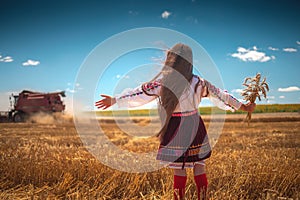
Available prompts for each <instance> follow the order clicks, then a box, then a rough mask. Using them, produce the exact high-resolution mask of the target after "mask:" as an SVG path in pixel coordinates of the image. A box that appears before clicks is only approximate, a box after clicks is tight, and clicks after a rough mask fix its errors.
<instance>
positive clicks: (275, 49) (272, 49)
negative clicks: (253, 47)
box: [268, 47, 279, 51]
mask: <svg viewBox="0 0 300 200" xmlns="http://www.w3.org/2000/svg"><path fill="white" fill-rule="evenodd" d="M268 49H269V50H271V51H279V49H278V48H274V47H268Z"/></svg>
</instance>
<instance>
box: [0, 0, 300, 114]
mask: <svg viewBox="0 0 300 200" xmlns="http://www.w3.org/2000/svg"><path fill="white" fill-rule="evenodd" d="M0 18H1V31H0V56H1V57H0V81H1V85H0V97H1V99H0V108H1V109H0V110H7V108H8V105H9V103H8V94H10V93H11V92H19V91H21V90H23V89H31V90H35V91H43V92H51V91H56V90H66V91H67V96H68V97H67V99H66V101H67V103H70V102H71V101H72V96H73V94H74V92H75V93H76V92H77V93H80V92H82V91H84V88H82V87H81V84H80V83H78V82H76V76H77V73H78V71H79V69H80V66H81V65H82V63H83V62H84V60H85V58H86V57H87V56H88V55H89V53H90V52H91V51H92V50H93V49H94V48H95V47H96V46H97V45H99V44H100V43H101V42H103V41H105V40H106V39H108V38H109V37H111V36H113V35H115V34H118V33H120V32H123V31H126V30H130V29H133V28H142V27H161V28H168V29H172V30H176V31H179V32H181V33H183V34H185V35H187V36H189V37H191V38H193V39H194V40H196V41H197V42H198V43H199V44H201V45H202V47H203V48H204V49H205V50H206V51H207V53H208V54H209V55H210V56H211V58H212V60H213V61H214V62H215V64H216V66H217V68H218V69H219V71H220V74H221V76H222V79H223V82H224V87H225V88H226V89H227V90H228V91H229V92H231V93H233V94H234V95H235V96H237V97H238V98H241V97H240V96H239V90H240V89H241V88H242V86H241V84H242V82H243V79H244V78H245V77H246V76H254V75H255V74H256V73H257V72H261V73H262V75H263V76H266V77H267V80H268V83H269V85H270V89H271V90H270V92H269V98H268V101H262V103H300V83H299V74H300V69H299V67H300V66H299V63H300V62H299V61H300V54H299V51H300V21H299V19H300V12H299V3H298V1H296V0H286V1H283V0H282V1H281V0H279V1H269V0H265V1H261V0H253V1H242V0H240V1H238V0H228V1H200V0H189V1H188V0H187V1H171V0H160V1H137V0H136V1H132V0H130V1H129V0H124V1H121V0H120V1H114V0H112V1H76V0H73V1H71V0H69V1H66V0H65V1H57V0H54V1H48V0H45V1H31V0H29V1H14V0H2V1H1V12H0ZM128 42H130V41H128ZM162 42H164V41H162ZM178 42H180V41H178ZM120 45H126V44H120ZM108 51H113V48H112V49H109V50H108ZM162 56H163V53H162V52H157V51H147V52H144V53H137V54H135V55H134V58H133V56H131V55H129V57H127V58H126V56H125V57H122V58H120V59H119V61H116V62H114V65H122V70H120V69H121V66H120V67H119V68H118V67H113V68H111V70H108V71H107V74H106V77H105V78H104V79H103V80H102V82H103V84H104V85H105V87H103V86H101V85H100V86H98V90H97V92H103V93H108V94H114V93H115V88H116V84H117V83H118V82H119V81H120V79H127V82H132V83H134V84H136V82H135V81H131V78H132V77H130V76H129V75H128V72H129V71H130V70H132V69H134V68H135V67H136V65H137V64H143V63H145V64H147V63H151V62H152V63H153V60H155V58H156V57H157V58H161V57H162ZM99 59H101V58H99ZM121 61H124V62H123V63H121ZM204 78H205V77H204ZM101 84H102V83H101ZM132 85H133V84H132ZM85 106H86V105H85ZM88 106H89V105H88ZM90 106H91V105H90Z"/></svg>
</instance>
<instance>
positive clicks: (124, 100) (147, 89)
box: [95, 81, 160, 110]
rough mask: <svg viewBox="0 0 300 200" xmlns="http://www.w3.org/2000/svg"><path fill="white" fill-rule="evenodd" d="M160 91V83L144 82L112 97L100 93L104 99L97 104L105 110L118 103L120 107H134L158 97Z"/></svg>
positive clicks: (96, 104)
mask: <svg viewBox="0 0 300 200" xmlns="http://www.w3.org/2000/svg"><path fill="white" fill-rule="evenodd" d="M159 91H160V83H159V82H157V81H155V82H150V83H147V84H143V85H142V86H139V87H137V88H135V89H132V90H129V91H124V92H123V93H122V94H121V95H117V96H116V97H111V96H108V95H100V96H101V97H103V99H101V100H99V101H97V102H96V103H95V106H96V107H97V108H99V109H100V108H101V109H103V110H105V109H107V108H109V107H110V106H112V105H114V104H117V105H118V106H119V107H120V108H122V107H123V108H126V107H127V108H133V107H138V106H142V105H144V104H146V103H149V102H150V101H153V100H154V99H155V98H157V97H158V94H159Z"/></svg>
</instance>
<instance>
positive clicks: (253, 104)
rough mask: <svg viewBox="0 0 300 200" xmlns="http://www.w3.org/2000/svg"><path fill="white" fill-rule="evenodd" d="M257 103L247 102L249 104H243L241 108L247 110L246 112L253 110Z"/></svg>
mask: <svg viewBox="0 0 300 200" xmlns="http://www.w3.org/2000/svg"><path fill="white" fill-rule="evenodd" d="M255 106H256V103H250V102H249V103H247V104H242V106H241V110H243V111H246V112H253V111H254V109H255Z"/></svg>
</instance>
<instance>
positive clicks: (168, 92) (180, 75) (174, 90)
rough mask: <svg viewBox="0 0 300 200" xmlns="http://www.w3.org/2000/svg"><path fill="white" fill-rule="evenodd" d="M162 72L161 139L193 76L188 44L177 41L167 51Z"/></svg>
mask: <svg viewBox="0 0 300 200" xmlns="http://www.w3.org/2000/svg"><path fill="white" fill-rule="evenodd" d="M161 74H162V80H161V91H160V92H161V93H160V97H159V98H160V107H159V114H160V117H161V120H162V124H163V126H162V129H161V130H160V132H159V133H158V134H157V136H159V137H160V138H161V139H162V138H163V137H164V134H165V132H166V130H167V127H168V124H169V121H170V118H171V116H172V113H173V112H174V110H175V108H176V106H177V105H178V101H179V98H180V96H181V95H182V93H183V91H184V90H185V89H186V88H187V87H190V82H191V80H192V78H193V54H192V50H191V48H190V47H189V46H187V45H185V44H181V43H178V44H176V45H175V46H173V47H172V48H171V49H169V50H168V51H167V57H166V60H165V63H164V66H163V68H162V70H161V72H160V73H159V74H158V75H157V76H156V77H155V78H154V79H156V78H157V77H158V76H160V75H161Z"/></svg>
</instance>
